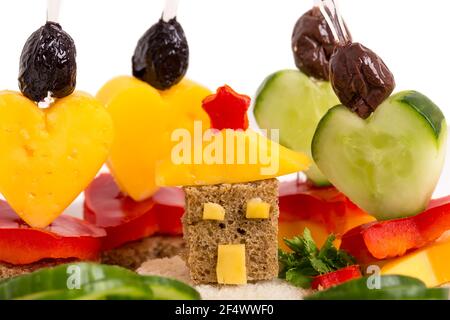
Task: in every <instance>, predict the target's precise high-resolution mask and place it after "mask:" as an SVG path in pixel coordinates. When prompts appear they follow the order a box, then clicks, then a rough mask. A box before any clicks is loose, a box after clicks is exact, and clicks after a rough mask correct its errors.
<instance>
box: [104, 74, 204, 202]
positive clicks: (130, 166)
mask: <svg viewBox="0 0 450 320" xmlns="http://www.w3.org/2000/svg"><path fill="white" fill-rule="evenodd" d="M210 94H211V92H210V91H209V90H208V89H206V88H204V87H202V86H199V85H198V84H195V83H194V82H191V81H189V80H183V81H181V83H179V84H177V85H176V86H174V87H172V88H171V89H169V90H166V91H162V92H160V91H158V90H156V89H154V88H153V87H151V86H150V85H148V84H147V83H145V82H143V81H140V80H138V79H136V78H134V77H130V76H122V77H118V78H115V79H113V80H111V81H109V82H108V83H107V84H106V85H105V86H104V87H103V88H102V89H101V90H100V91H99V93H98V94H97V98H98V99H99V100H100V101H102V102H103V103H104V104H105V105H106V107H107V110H108V111H109V113H110V114H111V116H112V119H113V121H114V129H115V133H116V134H115V139H114V143H113V146H112V148H111V153H110V156H109V159H108V167H109V169H110V171H111V173H112V174H113V176H114V178H115V180H116V182H117V184H118V185H119V186H120V188H121V190H122V191H123V192H125V193H126V194H128V195H129V196H131V197H132V198H133V199H134V200H136V201H141V200H144V199H146V198H148V197H150V196H151V195H152V194H153V193H154V192H155V191H156V190H157V189H158V187H157V186H156V184H155V166H156V164H157V162H158V160H160V159H162V158H165V157H167V156H168V155H169V154H170V150H171V146H172V143H171V142H170V134H171V132H172V131H173V130H174V129H177V128H185V129H188V130H189V131H191V130H193V127H194V120H200V121H202V122H203V127H204V128H208V127H209V118H208V116H207V114H206V112H204V111H203V109H202V100H203V99H204V98H205V97H206V96H208V95H210Z"/></svg>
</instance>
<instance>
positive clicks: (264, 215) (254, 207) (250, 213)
mask: <svg viewBox="0 0 450 320" xmlns="http://www.w3.org/2000/svg"><path fill="white" fill-rule="evenodd" d="M269 216H270V204H268V203H267V202H264V201H262V200H261V199H260V198H255V199H251V200H249V201H248V202H247V211H246V213H245V217H246V218H247V219H269Z"/></svg>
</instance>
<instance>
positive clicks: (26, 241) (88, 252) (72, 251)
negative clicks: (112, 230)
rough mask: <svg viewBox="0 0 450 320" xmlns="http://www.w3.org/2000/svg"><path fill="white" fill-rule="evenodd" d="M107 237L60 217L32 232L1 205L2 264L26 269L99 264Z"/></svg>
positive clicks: (98, 229) (99, 230)
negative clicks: (60, 262) (53, 262)
mask: <svg viewBox="0 0 450 320" xmlns="http://www.w3.org/2000/svg"><path fill="white" fill-rule="evenodd" d="M104 236H106V233H105V231H104V230H103V229H101V228H98V227H96V226H94V225H92V224H90V223H88V222H87V221H83V220H80V219H77V218H74V217H70V216H60V217H58V218H57V219H56V220H55V221H53V223H52V224H51V225H50V226H48V227H47V228H45V229H34V228H31V227H29V226H28V225H27V224H26V223H25V222H24V221H22V220H21V219H20V218H19V217H18V216H17V214H16V213H15V212H14V211H13V210H12V209H11V207H10V206H9V205H8V204H7V203H6V202H5V201H0V261H1V262H6V263H10V264H13V265H26V264H31V263H34V262H37V261H40V260H43V259H71V258H73V259H80V260H96V259H97V258H98V257H99V253H100V249H101V239H102V238H103V237H104Z"/></svg>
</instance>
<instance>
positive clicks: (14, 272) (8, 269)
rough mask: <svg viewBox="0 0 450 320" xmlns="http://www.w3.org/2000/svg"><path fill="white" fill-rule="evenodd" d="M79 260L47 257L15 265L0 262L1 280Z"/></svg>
mask: <svg viewBox="0 0 450 320" xmlns="http://www.w3.org/2000/svg"><path fill="white" fill-rule="evenodd" d="M78 261H79V260H77V259H45V260H41V261H38V262H35V263H31V264H26V265H13V264H9V263H6V262H0V280H3V279H8V278H11V277H15V276H20V275H23V274H27V273H31V272H33V271H36V270H39V269H42V268H50V267H56V266H58V265H60V264H64V263H71V262H78Z"/></svg>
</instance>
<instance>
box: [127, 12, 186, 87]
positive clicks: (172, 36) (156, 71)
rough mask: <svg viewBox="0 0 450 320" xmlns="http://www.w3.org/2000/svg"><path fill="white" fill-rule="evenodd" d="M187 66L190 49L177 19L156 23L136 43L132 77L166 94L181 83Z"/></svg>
mask: <svg viewBox="0 0 450 320" xmlns="http://www.w3.org/2000/svg"><path fill="white" fill-rule="evenodd" d="M188 65H189V46H188V42H187V39H186V35H185V34H184V31H183V28H182V27H181V25H180V24H179V23H178V22H177V20H176V18H174V19H171V20H170V21H169V22H165V21H164V20H162V19H161V20H159V22H157V23H156V24H154V25H153V26H152V27H151V28H150V29H149V30H148V31H147V32H146V33H145V34H144V35H143V36H142V38H141V39H140V40H139V42H138V44H137V47H136V50H135V52H134V56H133V75H134V76H135V77H136V78H139V79H141V80H143V81H145V82H147V83H148V84H150V85H151V86H153V87H154V88H156V89H159V90H166V89H169V88H170V87H172V86H173V85H175V84H177V83H178V82H180V81H181V79H183V77H184V75H185V74H186V71H187V69H188Z"/></svg>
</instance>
